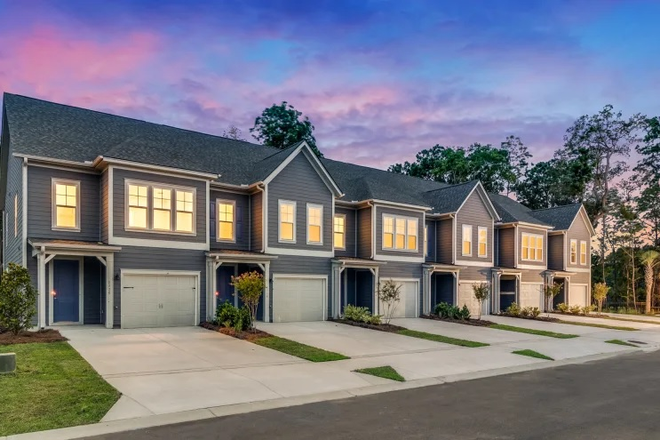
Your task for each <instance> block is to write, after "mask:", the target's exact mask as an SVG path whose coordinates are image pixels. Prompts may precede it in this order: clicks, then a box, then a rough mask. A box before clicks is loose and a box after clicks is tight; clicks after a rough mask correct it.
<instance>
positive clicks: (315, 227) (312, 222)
mask: <svg viewBox="0 0 660 440" xmlns="http://www.w3.org/2000/svg"><path fill="white" fill-rule="evenodd" d="M307 243H310V244H323V206H320V205H309V204H308V205H307Z"/></svg>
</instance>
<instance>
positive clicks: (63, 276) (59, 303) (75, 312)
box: [53, 260, 80, 323]
mask: <svg viewBox="0 0 660 440" xmlns="http://www.w3.org/2000/svg"><path fill="white" fill-rule="evenodd" d="M53 290H54V291H55V295H54V296H53V323H56V322H79V321H80V261H79V260H53Z"/></svg>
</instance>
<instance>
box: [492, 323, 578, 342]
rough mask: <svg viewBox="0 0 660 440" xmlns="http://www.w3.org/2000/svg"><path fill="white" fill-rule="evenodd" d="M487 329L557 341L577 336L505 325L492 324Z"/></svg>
mask: <svg viewBox="0 0 660 440" xmlns="http://www.w3.org/2000/svg"><path fill="white" fill-rule="evenodd" d="M489 327H490V328H494V329H497V330H506V331H508V332H518V333H528V334H530V335H539V336H547V337H549V338H557V339H572V338H577V337H578V335H570V334H567V333H557V332H550V331H546V330H536V329H533V328H525V327H515V326H513V325H506V324H493V325H491V326H489Z"/></svg>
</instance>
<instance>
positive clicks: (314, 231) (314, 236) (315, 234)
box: [309, 225, 321, 243]
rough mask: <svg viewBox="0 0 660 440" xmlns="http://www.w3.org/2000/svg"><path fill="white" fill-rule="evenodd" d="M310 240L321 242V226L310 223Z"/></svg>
mask: <svg viewBox="0 0 660 440" xmlns="http://www.w3.org/2000/svg"><path fill="white" fill-rule="evenodd" d="M309 241H310V242H311V243H320V242H321V227H320V226H317V225H309Z"/></svg>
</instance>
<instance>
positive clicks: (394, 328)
mask: <svg viewBox="0 0 660 440" xmlns="http://www.w3.org/2000/svg"><path fill="white" fill-rule="evenodd" d="M328 321H332V322H339V323H341V324H347V325H352V326H354V327H362V328H368V329H371V330H379V331H381V332H388V333H396V332H398V331H399V330H406V328H405V327H400V326H398V325H394V324H367V323H366V322H355V321H349V320H348V319H328Z"/></svg>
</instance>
